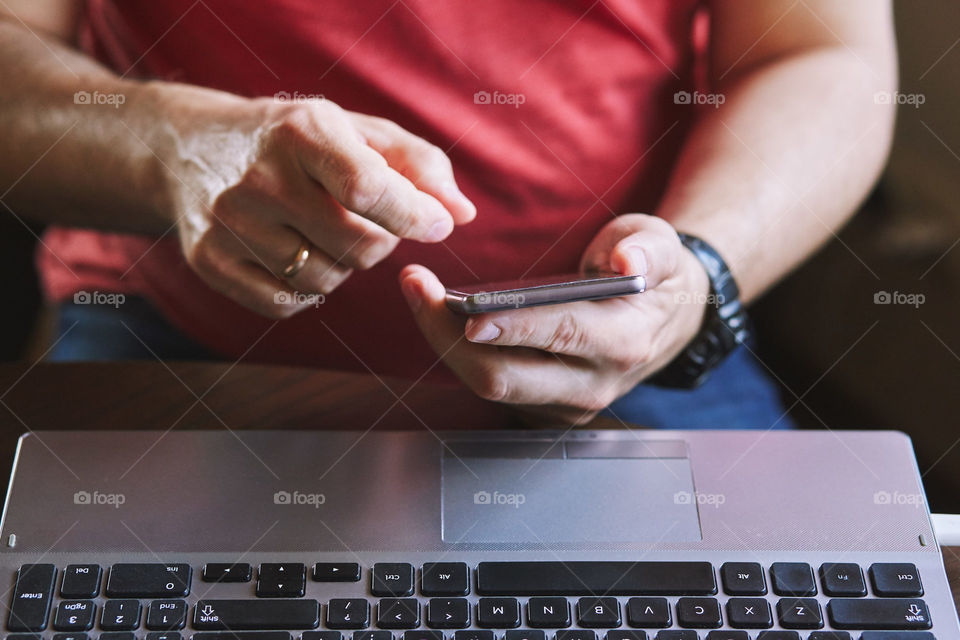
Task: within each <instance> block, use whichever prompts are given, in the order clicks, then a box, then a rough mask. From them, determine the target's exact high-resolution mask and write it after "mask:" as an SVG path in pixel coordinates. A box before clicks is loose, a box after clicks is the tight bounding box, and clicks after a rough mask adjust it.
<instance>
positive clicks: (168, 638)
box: [146, 631, 290, 640]
mask: <svg viewBox="0 0 960 640" xmlns="http://www.w3.org/2000/svg"><path fill="white" fill-rule="evenodd" d="M205 635H207V634H205V633H195V634H193V636H191V640H202V637H203V636H205ZM209 635H211V636H217V637H219V638H220V640H234V639H235V638H237V636H240V635H244V634H240V633H237V634H224V633H211V634H209ZM197 636H200V638H198V637H197ZM224 636H229V638H226V637H224ZM258 637H259V636H258ZM289 637H290V634H289V633H288V634H287V638H289ZM146 638H147V640H183V636H182V635H180V632H179V631H151V632H150V633H148V634H147V636H146ZM261 640H262V639H261Z"/></svg>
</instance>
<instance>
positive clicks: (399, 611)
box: [377, 598, 420, 629]
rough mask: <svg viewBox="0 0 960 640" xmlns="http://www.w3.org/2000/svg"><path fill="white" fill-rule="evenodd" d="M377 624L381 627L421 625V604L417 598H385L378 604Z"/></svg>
mask: <svg viewBox="0 0 960 640" xmlns="http://www.w3.org/2000/svg"><path fill="white" fill-rule="evenodd" d="M377 626H378V627H380V628H381V629H413V628H415V627H419V626H420V604H419V603H418V602H417V599H416V598H383V599H382V600H380V602H379V603H378V604H377Z"/></svg>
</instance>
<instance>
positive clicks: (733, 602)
mask: <svg viewBox="0 0 960 640" xmlns="http://www.w3.org/2000/svg"><path fill="white" fill-rule="evenodd" d="M727 624H729V625H730V626H731V627H736V628H737V629H769V628H770V627H772V626H773V615H771V613H770V604H769V603H768V602H767V601H766V600H764V599H763V598H730V599H729V600H727Z"/></svg>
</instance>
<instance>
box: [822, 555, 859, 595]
mask: <svg viewBox="0 0 960 640" xmlns="http://www.w3.org/2000/svg"><path fill="white" fill-rule="evenodd" d="M820 584H822V585H823V592H824V593H826V594H827V595H828V596H865V595H867V585H865V584H864V582H863V571H861V570H860V565H858V564H855V563H853V562H840V563H837V564H822V565H820Z"/></svg>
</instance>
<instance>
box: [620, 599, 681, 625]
mask: <svg viewBox="0 0 960 640" xmlns="http://www.w3.org/2000/svg"><path fill="white" fill-rule="evenodd" d="M671 622H672V621H671V618H670V603H668V602H667V599H666V598H630V599H629V600H628V601H627V624H629V625H630V626H631V627H669V626H670V624H671Z"/></svg>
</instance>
